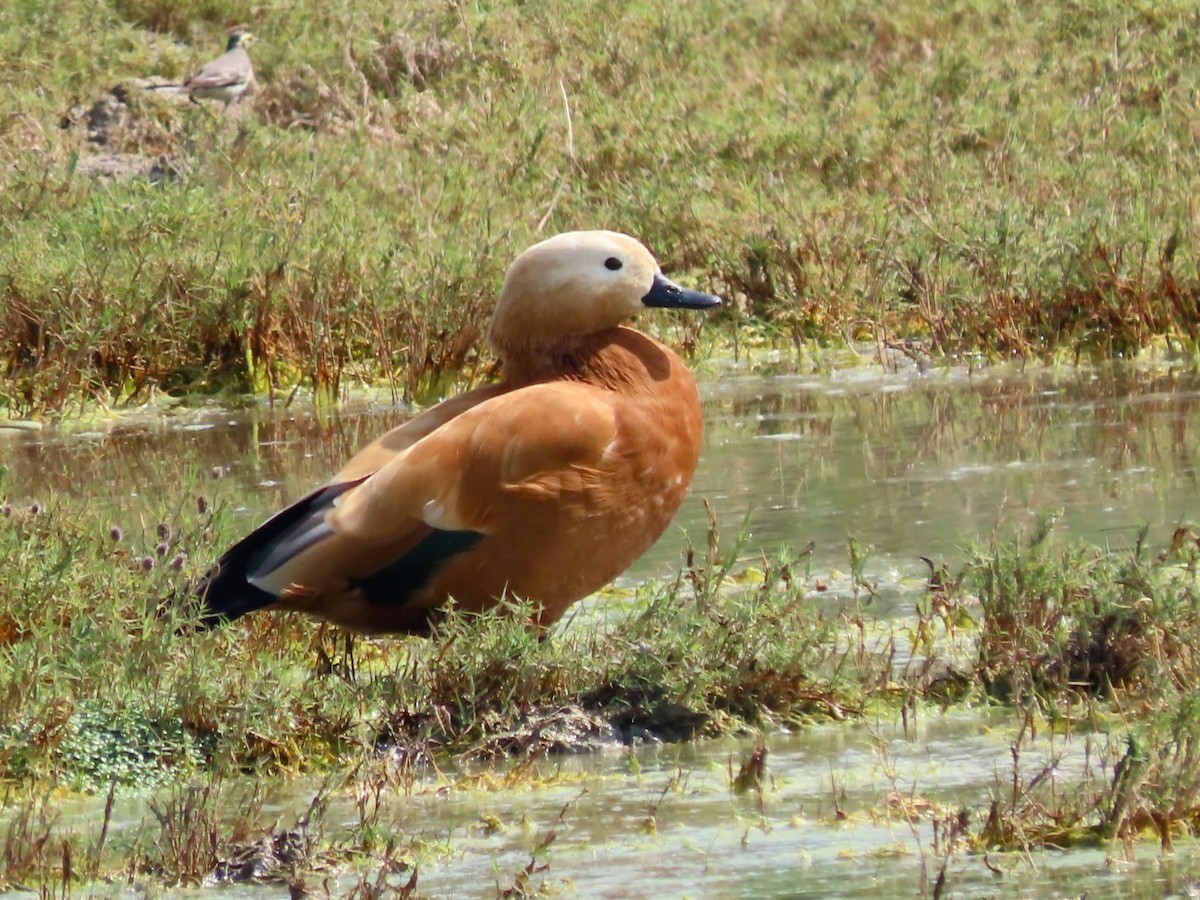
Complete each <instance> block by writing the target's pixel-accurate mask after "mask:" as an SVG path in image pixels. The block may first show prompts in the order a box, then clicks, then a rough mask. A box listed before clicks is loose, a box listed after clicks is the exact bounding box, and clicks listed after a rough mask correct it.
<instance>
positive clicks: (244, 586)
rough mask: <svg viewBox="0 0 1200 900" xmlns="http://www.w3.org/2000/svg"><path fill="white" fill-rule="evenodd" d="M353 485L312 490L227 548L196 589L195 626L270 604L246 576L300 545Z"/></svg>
mask: <svg viewBox="0 0 1200 900" xmlns="http://www.w3.org/2000/svg"><path fill="white" fill-rule="evenodd" d="M360 480H361V479H360ZM357 483H358V481H351V482H346V483H344V484H336V485H326V486H325V487H321V488H317V490H315V491H313V492H312V493H311V494H308V495H307V496H305V497H302V498H301V499H299V500H297V501H296V502H295V503H293V504H292V505H291V506H289V507H287V509H284V510H282V511H281V512H279V513H277V514H276V515H274V516H272V517H271V518H270V519H268V520H267V521H266V522H264V523H263V524H262V525H260V526H259V527H258V528H256V529H255V530H254V531H252V532H250V534H248V535H246V537H244V538H242V539H241V540H240V541H238V542H237V543H236V544H234V545H233V546H232V547H230V548H229V549H228V550H227V551H226V552H225V554H224V555H223V556H222V557H221V558H220V559H219V560H217V562H216V564H215V565H214V566H213V567H212V568H211V569H209V571H208V574H207V575H205V576H204V577H203V578H202V579H200V581H199V583H197V585H196V587H195V590H194V593H195V595H196V596H197V597H198V598H199V599H200V605H201V609H200V626H201V627H202V628H213V627H215V626H217V625H220V624H222V623H223V622H228V621H231V620H232V619H236V618H238V617H239V616H244V615H245V614H246V613H249V612H254V611H255V610H256V609H262V608H263V607H266V606H270V605H271V604H272V603H274V602H275V600H276V599H277V598H276V596H275V595H274V594H272V593H270V592H269V591H264V590H263V589H262V588H260V587H257V586H255V585H254V584H252V583H251V581H250V576H251V573H252V572H255V571H256V570H259V569H262V568H266V569H271V568H274V565H273V564H271V562H270V560H271V557H286V556H290V555H291V552H295V551H296V550H298V549H299V548H301V547H302V546H304V545H305V544H306V543H307V542H308V541H306V539H305V536H306V535H307V534H310V533H312V532H314V530H315V529H314V524H313V523H317V522H321V521H323V515H322V513H323V511H324V509H325V508H326V507H327V506H329V505H330V504H332V502H333V499H334V497H336V496H337V495H338V494H341V493H342V492H344V491H346V490H347V489H349V488H351V487H353V486H354V485H355V484H357ZM289 551H290V552H289ZM264 563H267V564H266V565H265V566H264Z"/></svg>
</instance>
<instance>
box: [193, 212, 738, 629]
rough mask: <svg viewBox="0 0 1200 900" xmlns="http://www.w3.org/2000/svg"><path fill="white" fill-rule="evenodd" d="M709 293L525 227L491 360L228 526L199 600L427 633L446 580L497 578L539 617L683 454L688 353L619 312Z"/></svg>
mask: <svg viewBox="0 0 1200 900" xmlns="http://www.w3.org/2000/svg"><path fill="white" fill-rule="evenodd" d="M720 302H721V301H720V299H719V298H717V297H713V296H710V295H709V294H703V293H700V292H697V291H690V290H685V289H684V288H681V287H680V286H679V285H677V284H675V283H674V282H672V281H671V280H669V279H668V278H666V277H665V276H663V274H662V273H661V272H660V271H659V267H658V264H657V263H656V262H655V260H654V257H653V256H652V255H651V254H650V252H649V251H648V250H647V249H646V248H645V247H643V246H642V245H641V244H640V243H639V242H638V241H636V240H634V239H633V238H631V237H629V236H627V235H624V234H618V233H616V232H611V231H582V232H570V233H567V234H560V235H558V236H556V237H552V238H550V239H549V240H545V241H542V242H541V243H539V244H536V245H534V246H533V247H531V248H530V249H528V250H526V251H525V252H524V253H522V254H521V255H520V256H519V257H518V258H517V260H516V261H515V262H514V263H513V264H512V266H511V267H510V268H509V270H508V273H507V275H506V276H505V279H504V286H503V289H502V290H501V293H500V299H499V301H498V302H497V304H496V310H495V313H494V315H493V317H492V322H491V327H490V329H489V331H488V341H489V343H490V344H491V346H492V349H493V350H494V351H495V352H496V354H497V355H498V356H499V358H500V361H501V365H502V369H501V371H502V374H503V380H502V381H500V382H499V383H497V384H493V385H489V386H487V387H481V388H477V389H475V390H472V391H468V392H467V393H464V394H461V395H459V396H456V397H452V398H450V399H447V400H445V401H443V402H442V403H440V404H438V405H437V406H434V407H433V408H431V409H428V410H426V411H424V412H422V413H421V414H419V415H417V416H416V417H415V418H413V419H411V420H409V421H408V422H406V423H405V424H403V425H400V426H399V427H397V428H394V429H392V430H391V431H389V432H388V433H387V434H385V435H383V437H381V438H379V439H378V440H376V441H375V442H373V443H371V444H369V445H367V446H366V447H364V448H363V449H362V450H361V451H359V453H358V454H356V455H355V456H354V457H353V458H352V459H351V460H350V461H349V462H348V463H346V465H345V467H344V468H343V469H342V470H341V471H340V472H338V473H337V474H336V475H335V476H334V477H333V478H332V479H330V481H328V482H327V483H326V484H325V485H324V486H322V487H319V488H317V489H316V490H315V491H313V492H312V493H310V494H309V495H308V496H306V497H304V498H302V499H301V500H298V501H297V502H296V503H294V504H292V505H291V506H289V507H288V508H287V509H285V510H283V511H282V512H280V513H279V514H277V515H276V516H275V517H274V518H272V519H270V520H269V521H267V522H266V523H265V524H264V525H262V526H261V527H260V528H258V529H257V530H256V531H254V532H253V533H251V534H250V535H249V536H248V537H246V538H245V539H244V540H242V541H241V542H240V543H238V544H236V545H234V546H233V547H232V548H231V549H230V550H229V551H228V552H227V553H226V554H225V555H224V556H222V557H221V559H220V561H219V562H218V563H217V564H216V565H215V566H214V567H213V569H212V570H211V571H210V572H209V574H208V575H207V576H206V577H205V578H204V580H203V582H202V583H201V584H200V586H199V588H198V591H199V594H200V596H201V597H202V601H203V606H204V611H205V612H204V614H205V616H206V619H207V620H208V621H209V622H210V623H212V622H216V621H220V620H223V619H233V618H236V617H238V616H240V615H243V614H244V613H247V612H251V611H253V610H256V609H268V608H269V609H279V610H297V611H299V612H302V613H307V614H309V615H312V616H316V617H319V618H321V619H326V620H328V621H331V622H335V623H337V624H339V625H342V626H344V627H346V628H349V629H352V630H354V631H358V632H363V633H368V634H381V633H413V634H427V633H428V632H429V630H430V628H431V626H432V625H433V624H434V623H435V622H436V621H437V620H438V618H439V616H440V615H441V611H442V610H443V609H444V607H445V604H446V603H447V602H448V601H450V599H451V598H453V602H454V603H455V604H457V606H458V607H459V608H461V609H463V610H468V611H481V610H484V609H487V608H488V607H490V606H492V605H494V604H495V603H496V602H497V601H498V600H499V599H500V598H502V597H505V596H510V597H515V598H520V599H523V600H527V601H530V603H531V608H532V609H533V610H534V624H535V625H537V626H540V627H543V628H544V627H545V626H548V625H550V624H551V623H553V622H555V621H556V620H557V619H559V617H561V616H562V614H563V613H564V612H565V611H566V609H567V608H568V607H569V606H570V605H571V604H572V603H574V602H575V601H577V600H579V599H581V598H583V597H586V596H587V595H588V594H591V593H592V592H594V591H596V590H597V589H598V588H601V587H603V586H604V585H605V584H607V583H608V582H610V581H611V580H612V579H613V578H615V577H616V576H617V575H619V574H621V572H623V571H625V569H626V568H628V567H629V566H630V565H631V564H632V563H633V562H634V561H635V560H636V559H637V558H638V557H639V556H641V555H642V553H644V552H645V551H646V550H647V549H648V548H649V547H650V545H651V544H653V543H654V542H655V541H656V540H657V539H658V537H659V536H660V535H661V534H662V533H663V531H664V530H665V529H666V527H667V525H668V524H669V523H670V521H671V519H672V517H673V516H674V515H675V512H676V510H678V508H679V505H680V503H681V502H682V501H683V497H684V494H685V493H686V492H687V489H688V485H689V484H690V483H691V480H692V473H693V472H694V471H695V469H696V463H697V460H698V459H699V456H700V442H701V427H702V426H701V415H700V398H699V395H698V393H697V391H696V383H695V381H694V380H693V379H692V375H691V373H690V372H689V371H688V369H687V367H686V366H685V365H684V364H683V362H682V360H680V359H679V357H678V356H676V355H675V354H674V353H673V352H672V351H671V350H670V349H668V348H667V347H666V346H664V345H663V344H661V343H660V342H658V341H656V340H655V339H654V338H651V337H649V336H647V335H645V334H643V333H642V332H640V331H636V330H634V329H633V328H630V327H628V326H627V325H626V324H625V322H626V321H627V320H628V319H629V318H630V317H631V316H633V315H635V314H636V313H638V312H640V311H641V310H643V309H645V308H646V307H667V308H676V309H707V308H709V307H713V306H716V305H718V304H719V303H720Z"/></svg>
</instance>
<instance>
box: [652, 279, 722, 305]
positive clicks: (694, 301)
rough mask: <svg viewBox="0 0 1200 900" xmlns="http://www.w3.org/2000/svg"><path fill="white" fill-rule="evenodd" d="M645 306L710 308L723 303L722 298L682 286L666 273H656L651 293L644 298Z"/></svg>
mask: <svg viewBox="0 0 1200 900" xmlns="http://www.w3.org/2000/svg"><path fill="white" fill-rule="evenodd" d="M642 304H643V305H645V306H661V307H663V308H665V309H710V308H711V307H714V306H720V305H721V298H720V297H714V296H713V295H712V294H705V293H702V292H701V291H689V290H688V289H687V288H681V287H680V286H679V285H677V284H676V283H675V282H673V281H672V280H671V279H670V278H667V277H666V276H665V275H655V276H654V283H653V284H652V285H650V293H648V294H647V295H646V296H645V297H643V298H642Z"/></svg>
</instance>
